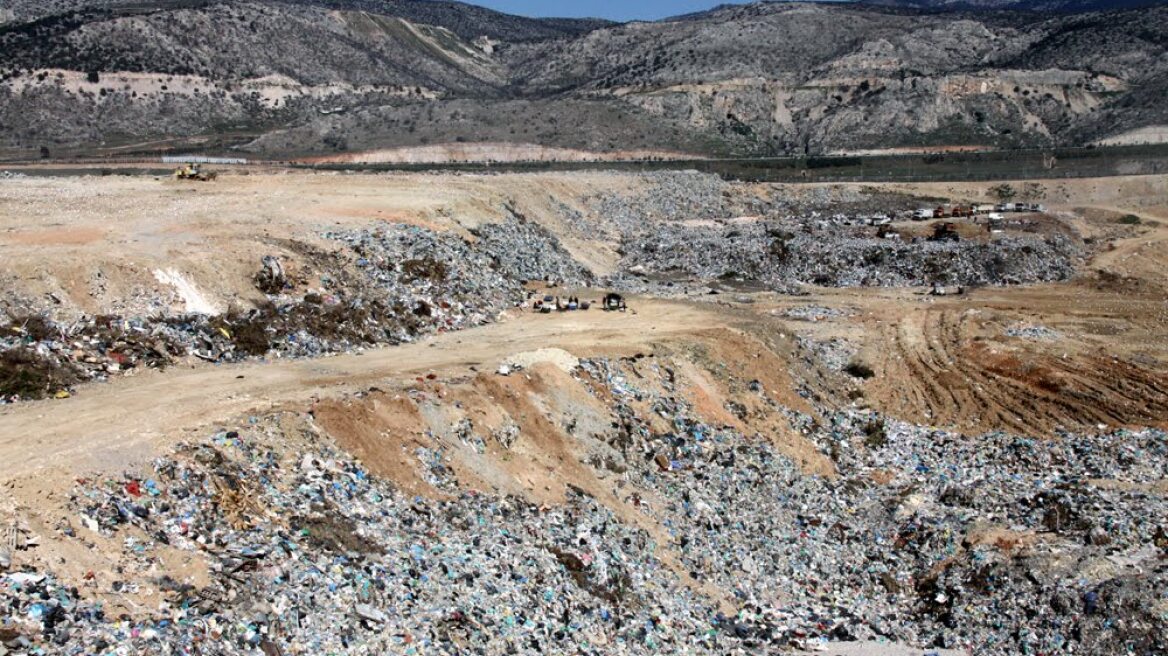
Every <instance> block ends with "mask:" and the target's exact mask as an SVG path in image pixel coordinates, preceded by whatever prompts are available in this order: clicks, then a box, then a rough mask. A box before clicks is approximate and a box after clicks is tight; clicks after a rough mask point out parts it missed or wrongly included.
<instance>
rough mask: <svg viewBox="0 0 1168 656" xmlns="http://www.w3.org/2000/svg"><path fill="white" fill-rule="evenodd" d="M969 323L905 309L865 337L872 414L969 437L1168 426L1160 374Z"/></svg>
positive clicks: (957, 310) (1166, 384)
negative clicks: (872, 360)
mask: <svg viewBox="0 0 1168 656" xmlns="http://www.w3.org/2000/svg"><path fill="white" fill-rule="evenodd" d="M978 314H979V313H971V312H969V311H968V310H966V309H964V308H963V307H961V306H959V305H958V306H950V307H930V308H926V309H914V310H913V311H910V312H908V313H906V314H905V315H903V316H901V317H900V318H899V320H898V321H896V322H895V323H894V324H893V325H892V326H889V327H887V328H885V329H882V330H879V331H874V332H873V336H872V337H873V339H875V340H876V341H875V343H870V345H869V351H870V352H873V353H877V354H878V358H879V359H878V362H879V366H878V372H879V374H880V377H879V379H877V380H876V381H872V382H870V383H869V384H868V385H867V388H866V392H867V398H868V399H869V401H870V402H871V403H872V404H873V407H876V408H878V409H880V410H882V411H884V412H886V413H888V414H891V415H892V416H896V417H898V418H902V419H906V420H909V421H913V422H917V423H922V424H931V425H935V426H939V427H952V428H956V429H959V430H964V431H970V432H985V431H993V430H1007V431H1011V432H1016V433H1020V434H1026V435H1046V434H1049V433H1050V432H1051V431H1053V430H1054V429H1056V428H1058V427H1066V428H1074V427H1081V426H1092V425H1095V424H1107V425H1111V426H1116V425H1140V426H1143V425H1152V426H1165V425H1168V374H1166V373H1165V372H1163V371H1157V370H1153V369H1150V368H1147V367H1144V366H1140V365H1137V364H1134V363H1132V362H1128V361H1125V360H1121V359H1119V358H1113V357H1109V356H1108V355H1107V354H1106V353H1102V354H1100V353H1097V352H1088V351H1089V349H1091V348H1092V347H1091V345H1089V344H1086V343H1083V342H1081V341H1080V340H1077V339H1075V338H1070V337H1067V338H1064V339H1062V340H1060V341H1058V342H1055V343H1051V344H1043V343H1020V344H1015V343H1014V342H1013V341H1010V340H1007V341H999V340H998V339H996V338H988V337H986V336H985V335H982V334H980V333H983V332H984V329H982V328H981V327H979V326H978V325H977V324H978V322H979V321H980V319H978V318H977V317H978ZM1095 349H1096V350H1097V349H1098V347H1097V346H1096V347H1095ZM1068 354H1069V355H1068Z"/></svg>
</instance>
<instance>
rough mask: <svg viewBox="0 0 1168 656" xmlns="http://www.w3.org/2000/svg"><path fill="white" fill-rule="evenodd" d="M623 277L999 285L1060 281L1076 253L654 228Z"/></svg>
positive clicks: (1056, 244) (633, 238) (754, 228)
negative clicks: (633, 271)
mask: <svg viewBox="0 0 1168 656" xmlns="http://www.w3.org/2000/svg"><path fill="white" fill-rule="evenodd" d="M622 254H623V256H624V259H623V261H622V265H623V267H624V268H626V269H630V268H633V267H638V268H640V269H642V270H645V271H648V272H651V273H675V274H680V275H685V276H690V277H696V278H699V279H703V280H715V279H718V278H726V277H742V278H747V279H751V280H757V281H761V282H763V283H765V284H767V285H770V286H772V287H774V288H776V289H784V288H787V287H789V286H791V285H792V284H795V283H802V284H815V285H821V286H830V287H857V286H873V287H892V286H924V285H930V284H933V283H942V284H957V285H1001V284H1016V283H1028V282H1041V281H1053V280H1065V279H1067V278H1069V277H1070V276H1071V275H1073V273H1074V268H1075V262H1076V258H1077V257H1078V254H1079V252H1078V249H1077V248H1076V247H1075V245H1074V244H1073V243H1072V242H1071V241H1070V240H1069V239H1067V238H1065V237H1062V236H1048V237H1037V236H1017V237H1013V236H1012V237H1004V238H1000V239H997V240H995V241H993V242H991V243H981V242H974V241H958V242H932V241H927V242H920V243H905V242H901V241H899V240H887V239H876V238H855V237H846V236H840V235H839V234H837V233H833V232H817V233H814V234H806V233H794V232H791V231H789V230H788V228H787V226H786V224H784V223H781V222H754V223H749V224H742V225H735V224H731V225H717V226H684V225H679V224H659V225H655V226H652V228H651V229H643V230H641V231H640V232H638V233H636V234H634V235H630V236H628V237H626V239H625V241H624V243H623V244H622Z"/></svg>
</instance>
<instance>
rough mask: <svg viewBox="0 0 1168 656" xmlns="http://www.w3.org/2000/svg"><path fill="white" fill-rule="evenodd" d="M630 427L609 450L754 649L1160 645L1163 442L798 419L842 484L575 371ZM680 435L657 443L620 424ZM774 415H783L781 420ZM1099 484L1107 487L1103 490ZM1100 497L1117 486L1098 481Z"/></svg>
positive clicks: (1167, 445)
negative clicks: (726, 600)
mask: <svg viewBox="0 0 1168 656" xmlns="http://www.w3.org/2000/svg"><path fill="white" fill-rule="evenodd" d="M581 366H582V370H583V371H584V372H585V374H584V375H586V376H587V377H588V378H590V379H591V380H592V381H595V382H601V383H605V384H607V385H609V386H610V390H611V392H612V394H613V396H612V398H613V399H615V406H614V412H615V413H616V414H617V415H618V416H619V417H620V419H621V425H622V426H623V427H624V429H623V430H622V432H621V433H620V435H619V436H617V437H616V438H614V440H613V444H612V445H610V446H612V447H613V448H616V449H618V450H619V451H620V452H621V453H622V454H623V460H622V462H621V465H622V467H628V468H629V474H628V475H627V477H628V478H629V479H630V480H632V481H634V483H633V485H632V487H633V488H634V489H638V488H640V489H644V490H647V491H648V493H647V494H646V493H644V492H642V493H641V494H644V495H645V497H646V498H656V499H662V500H663V502H662V503H661V504H658V505H652V506H650V505H645V506H643V507H644V508H645V512H646V513H647V514H650V515H651V516H653V517H654V518H655V519H657V520H658V521H660V522H661V524H662V525H664V526H666V527H667V528H668V529H669V530H670V534H671V536H672V539H673V542H672V545H671V546H672V547H673V548H674V549H675V550H676V551H677V552H678V553H679V554H680V555H681V557H682V559H683V561H684V563H685V565H686V566H687V567H688V568H690V573H691V576H693V577H694V578H695V579H698V580H699V581H703V582H708V583H710V584H712V585H713V586H714V587H715V588H719V589H726V590H730V591H732V592H733V595H734V597H735V600H736V602H737V604H738V605H739V607H740V608H741V609H742V612H741V613H740V616H739V622H740V623H741V624H743V625H745V629H743V632H744V633H746V634H748V635H754V636H766V637H767V639H768V640H771V641H776V636H777V635H782V636H785V637H786V638H784V639H781V640H777V642H778V643H779V644H785V643H784V642H783V640H785V639H787V638H789V637H791V636H813V637H814V636H818V637H827V638H830V639H833V640H866V639H873V638H879V639H889V640H895V641H899V642H905V643H908V644H913V645H918V646H922V647H927V646H931V647H948V648H972V649H974V650H975V651H976V652H977V653H986V654H1017V653H1069V652H1071V651H1074V652H1075V653H1158V652H1160V651H1163V650H1164V649H1165V648H1168V637H1166V636H1168V632H1166V629H1168V615H1166V614H1165V609H1166V603H1168V597H1165V592H1164V591H1165V590H1166V589H1168V588H1166V586H1168V522H1165V520H1164V517H1168V514H1166V512H1168V501H1166V500H1165V499H1164V497H1163V495H1162V494H1149V493H1148V491H1149V490H1150V489H1151V487H1152V486H1155V485H1161V484H1162V480H1163V472H1164V471H1165V467H1166V466H1168V434H1165V433H1164V432H1163V431H1159V430H1142V431H1128V430H1118V431H1114V432H1111V433H1105V434H1100V435H1071V434H1066V435H1061V436H1059V438H1058V439H1055V440H1050V441H1035V440H1031V439H1025V438H1020V437H1016V436H1011V435H1006V434H1001V433H995V434H990V435H985V436H982V437H979V438H969V437H967V436H963V435H959V434H954V433H948V432H944V431H937V430H932V429H929V428H925V427H920V426H914V425H910V424H906V423H903V422H896V421H892V420H887V419H885V418H883V417H880V416H878V415H876V414H874V413H868V412H860V411H854V410H853V411H845V412H826V411H825V416H826V417H827V421H825V422H823V423H821V424H816V422H815V421H814V420H813V419H811V418H810V417H803V421H802V422H801V423H802V425H803V426H804V430H805V432H806V433H807V435H808V437H809V438H810V439H813V440H815V441H816V443H818V444H819V446H820V448H821V450H822V451H823V452H824V453H825V454H828V455H830V457H831V458H832V460H833V461H834V462H835V463H836V466H837V468H838V471H839V476H838V477H837V478H834V479H824V478H817V477H812V476H806V475H803V474H802V473H800V472H799V471H797V469H796V468H795V466H794V464H793V463H792V462H791V461H790V460H789V459H787V458H785V457H783V456H782V455H780V454H778V453H777V452H776V450H775V449H774V448H773V447H771V446H770V444H769V443H768V442H767V441H766V439H765V438H763V437H762V436H754V437H747V436H744V435H742V434H740V433H737V432H735V431H732V430H728V429H726V428H723V427H717V426H707V425H704V424H703V423H702V422H700V421H699V420H698V419H697V418H696V417H694V416H693V414H692V411H691V409H690V408H689V407H688V406H687V404H686V403H684V402H682V401H679V400H678V399H679V396H677V395H676V394H674V393H673V390H672V389H671V386H672V374H671V373H670V372H668V371H665V370H664V369H660V370H657V369H658V368H657V367H646V366H645V365H644V364H643V363H642V364H640V365H638V367H637V371H638V372H639V373H640V374H641V375H644V374H645V372H646V371H647V370H657V372H656V373H657V376H658V377H659V379H656V380H653V387H655V388H660V389H662V390H664V391H665V392H664V393H662V394H658V393H655V392H654V391H653V390H652V389H649V388H647V387H638V386H635V385H633V384H632V383H631V382H630V381H633V380H636V379H637V378H639V376H635V375H633V374H632V372H630V371H627V370H625V369H624V367H623V365H622V363H620V362H613V361H604V360H597V361H585V362H583V363H582V365H581ZM634 403H638V404H643V403H650V404H652V407H653V411H654V412H655V413H657V414H658V415H660V416H661V417H664V418H666V419H668V420H670V421H672V424H673V430H672V431H671V432H669V433H667V434H657V433H655V432H654V431H652V430H651V429H650V428H649V423H648V422H646V421H645V420H644V419H643V418H641V417H638V416H637V415H636V413H635V412H634V411H633V410H632V407H633V404H634ZM785 412H790V411H789V410H787V411H785ZM1100 481H1104V482H1100ZM1106 481H1111V482H1113V484H1110V485H1109V484H1107V483H1106Z"/></svg>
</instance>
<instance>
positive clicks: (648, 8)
mask: <svg viewBox="0 0 1168 656" xmlns="http://www.w3.org/2000/svg"><path fill="white" fill-rule="evenodd" d="M464 1H467V2H471V3H472V4H476V5H482V6H484V7H490V8H491V9H497V10H499V11H505V12H507V13H508V14H518V15H520V16H557V17H570V16H585V17H589V18H608V19H611V20H621V21H625V20H647V19H654V18H665V17H667V16H677V15H678V14H688V13H690V12H692V11H702V10H704V9H709V8H711V7H716V6H718V5H721V4H732V3H731V2H730V1H729V0H573V1H572V2H552V1H550V0H464Z"/></svg>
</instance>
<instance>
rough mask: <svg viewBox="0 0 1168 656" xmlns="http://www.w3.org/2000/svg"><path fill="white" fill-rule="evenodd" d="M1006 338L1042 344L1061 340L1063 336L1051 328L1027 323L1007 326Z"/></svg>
mask: <svg viewBox="0 0 1168 656" xmlns="http://www.w3.org/2000/svg"><path fill="white" fill-rule="evenodd" d="M1006 336H1007V337H1019V338H1021V339H1029V340H1035V341H1044V342H1053V341H1056V340H1060V339H1062V338H1063V334H1062V333H1060V332H1059V331H1057V330H1055V329H1053V328H1048V327H1046V326H1042V325H1037V324H1028V323H1018V324H1014V325H1012V326H1009V327H1008V328H1006Z"/></svg>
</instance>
